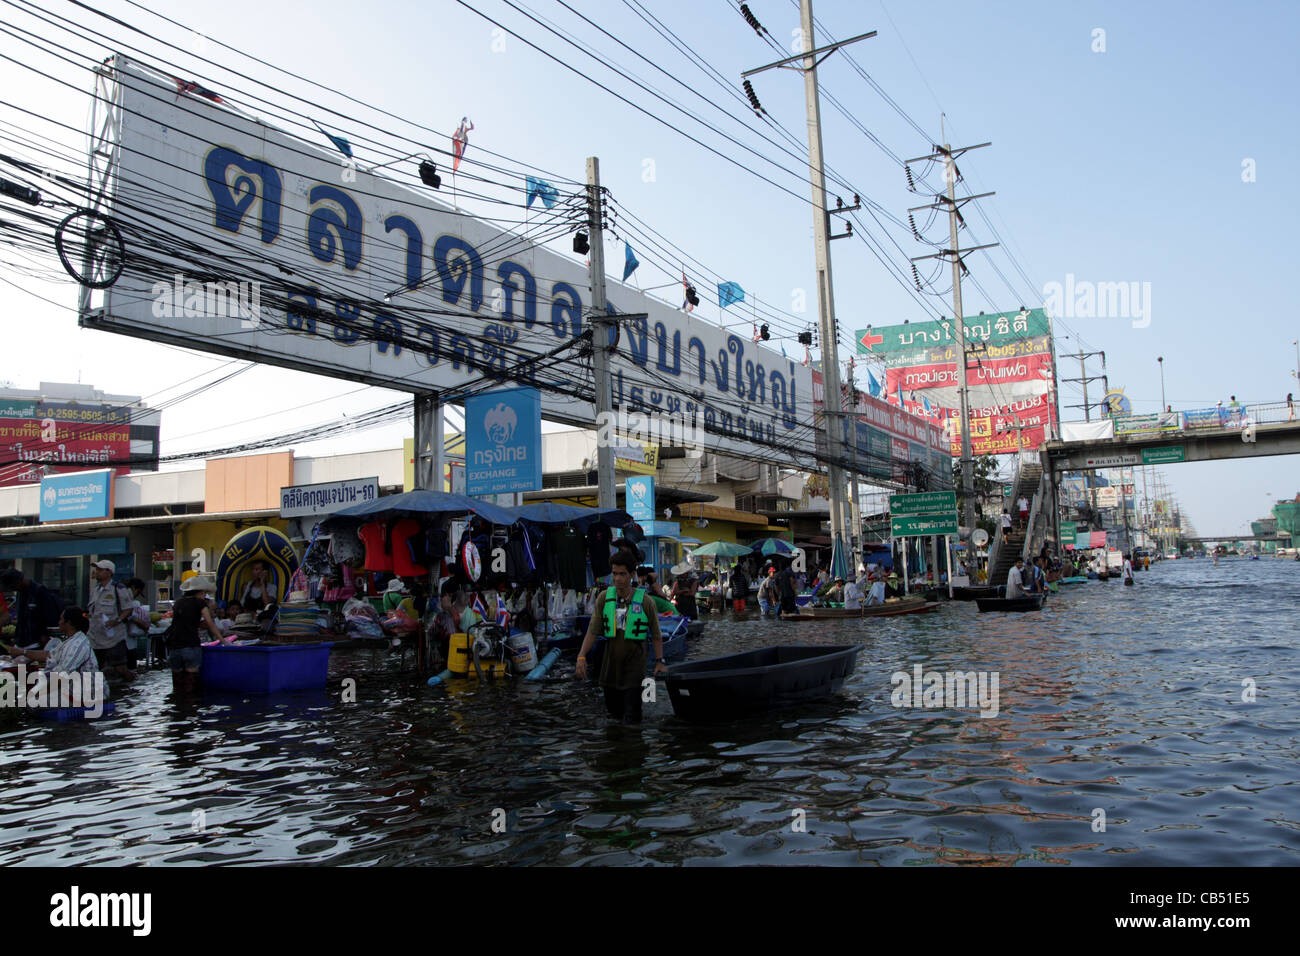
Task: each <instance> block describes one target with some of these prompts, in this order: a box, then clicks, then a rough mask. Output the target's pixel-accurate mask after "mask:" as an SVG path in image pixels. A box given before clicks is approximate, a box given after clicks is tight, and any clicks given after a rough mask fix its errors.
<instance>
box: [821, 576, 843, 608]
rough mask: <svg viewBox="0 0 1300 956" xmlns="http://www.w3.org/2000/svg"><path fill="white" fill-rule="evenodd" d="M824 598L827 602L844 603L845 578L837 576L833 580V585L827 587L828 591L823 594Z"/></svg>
mask: <svg viewBox="0 0 1300 956" xmlns="http://www.w3.org/2000/svg"><path fill="white" fill-rule="evenodd" d="M822 600H823V601H825V602H826V603H827V604H843V603H844V579H843V578H840V577H837V578H836V579H835V580H834V581H832V582H831V586H830V587H829V588H827V589H826V593H825V594H823V595H822Z"/></svg>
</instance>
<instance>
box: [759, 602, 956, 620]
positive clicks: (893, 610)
mask: <svg viewBox="0 0 1300 956" xmlns="http://www.w3.org/2000/svg"><path fill="white" fill-rule="evenodd" d="M937 610H939V602H938V601H925V600H920V601H916V600H902V601H888V602H886V603H884V604H873V605H871V606H870V607H864V608H858V609H857V610H846V609H844V608H838V607H810V608H807V609H805V610H804V611H803V612H802V613H800V614H782V615H781V620H783V621H829V620H838V619H842V618H863V617H895V616H897V615H899V614H926V613H929V612H930V611H937Z"/></svg>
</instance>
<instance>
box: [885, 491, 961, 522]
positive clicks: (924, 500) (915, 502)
mask: <svg viewBox="0 0 1300 956" xmlns="http://www.w3.org/2000/svg"><path fill="white" fill-rule="evenodd" d="M945 511H950V512H952V513H954V514H956V512H957V492H955V491H927V492H923V493H922V494H916V495H890V496H889V513H890V515H891V516H892V517H895V518H899V517H902V516H904V515H930V514H939V513H941V512H945Z"/></svg>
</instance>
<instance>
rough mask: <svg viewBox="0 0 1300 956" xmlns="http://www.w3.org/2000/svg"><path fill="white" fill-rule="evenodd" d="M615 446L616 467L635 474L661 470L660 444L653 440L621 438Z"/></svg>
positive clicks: (618, 469)
mask: <svg viewBox="0 0 1300 956" xmlns="http://www.w3.org/2000/svg"><path fill="white" fill-rule="evenodd" d="M620 442H622V444H619V445H616V446H614V468H615V470H616V471H626V472H629V473H631V474H633V475H653V474H654V473H655V472H657V471H658V470H659V446H658V445H657V444H655V443H653V442H641V441H635V440H633V439H620Z"/></svg>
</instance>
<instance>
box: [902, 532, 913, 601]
mask: <svg viewBox="0 0 1300 956" xmlns="http://www.w3.org/2000/svg"><path fill="white" fill-rule="evenodd" d="M908 540H909V539H908V538H904V539H903V595H904V596H907V595H908V594H910V593H911V592H910V591H909V590H908V584H907V542H908Z"/></svg>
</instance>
